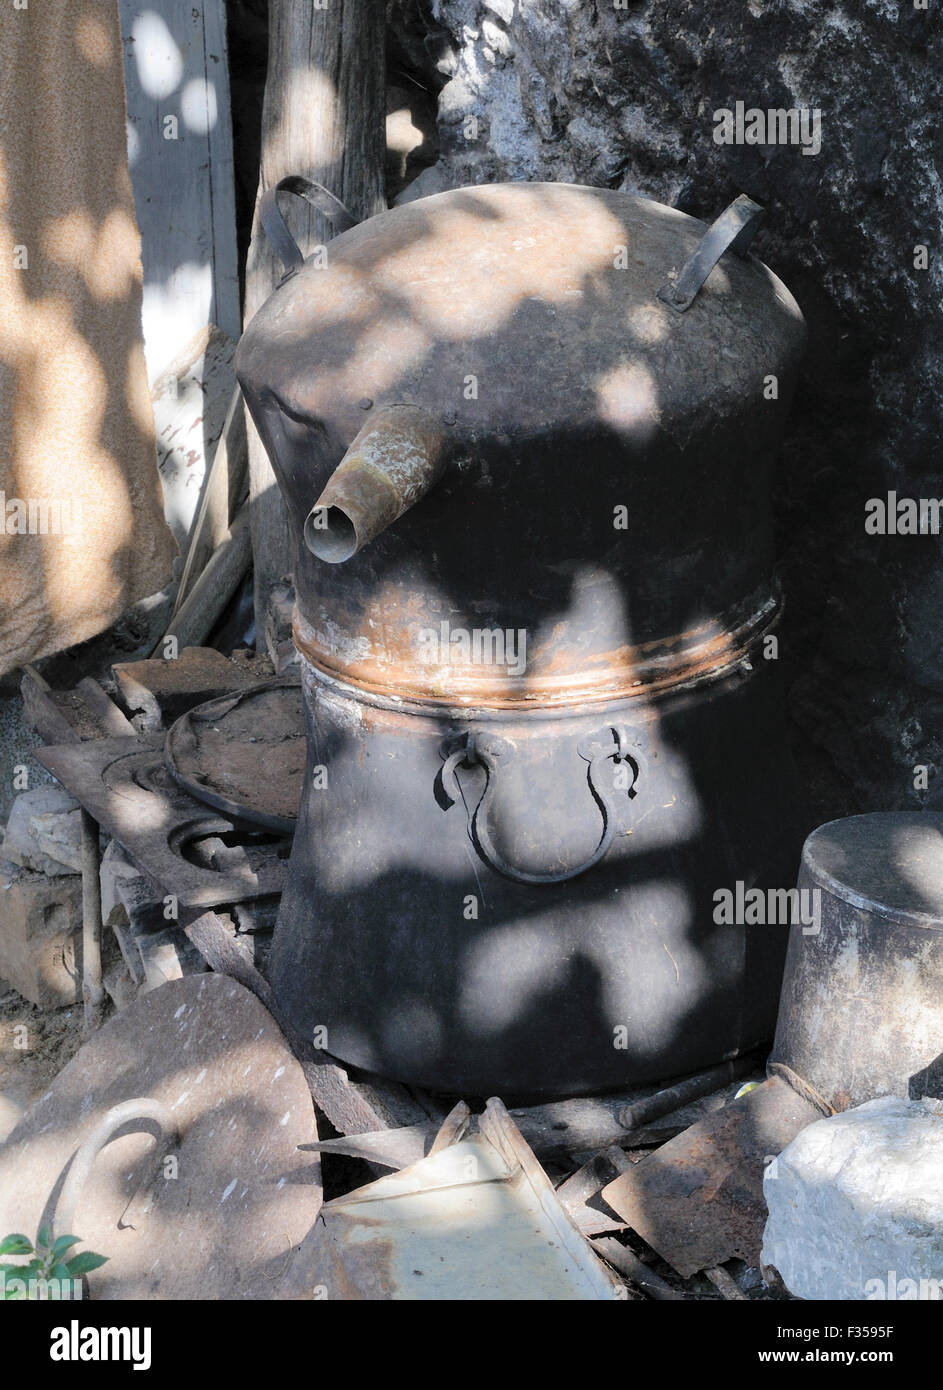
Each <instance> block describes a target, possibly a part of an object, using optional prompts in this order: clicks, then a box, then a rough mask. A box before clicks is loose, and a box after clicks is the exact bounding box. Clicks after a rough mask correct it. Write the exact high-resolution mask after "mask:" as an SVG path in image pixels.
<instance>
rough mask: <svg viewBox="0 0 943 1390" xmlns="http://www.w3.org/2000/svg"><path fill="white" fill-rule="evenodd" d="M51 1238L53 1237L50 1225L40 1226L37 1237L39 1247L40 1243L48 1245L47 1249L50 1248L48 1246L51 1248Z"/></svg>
mask: <svg viewBox="0 0 943 1390" xmlns="http://www.w3.org/2000/svg"><path fill="white" fill-rule="evenodd" d="M51 1238H52V1232H51V1231H50V1229H49V1227H48V1226H40V1228H39V1235H38V1236H37V1237H36V1246H37V1249H38V1248H39V1246H40V1245H44V1246H45V1247H46V1249H47V1250H48V1248H49V1243H50V1240H51Z"/></svg>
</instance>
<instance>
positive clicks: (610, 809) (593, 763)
mask: <svg viewBox="0 0 943 1390" xmlns="http://www.w3.org/2000/svg"><path fill="white" fill-rule="evenodd" d="M604 732H606V733H610V734H611V735H612V737H613V742H612V743H611V744H609V745H608V746H606V745H605V744H604V743H602V742H601V741H600V740H601V735H600V734H596V735H593V736H592V737H591V738H588V739H585V740H584V741H583V742H582V743H580V745H579V748H578V752H579V755H580V757H581V758H584V759H585V760H586V762H588V763H589V769H588V771H587V781H588V784H589V789H590V791H591V792H592V794H593V797H594V799H595V801H596V804H597V805H598V806H599V809H600V811H601V812H602V821H603V830H602V835H601V836H600V839H599V843H598V844H597V845H596V848H595V850H594V851H593V853H592V854H591V855H590V856H589V858H588V859H584V860H583V862H582V863H581V864H577V865H576V867H575V868H572V869H566V870H564V871H563V872H562V873H557V874H533V873H528V872H527V871H526V870H524V869H516V868H514V866H513V865H512V864H508V863H507V861H506V860H505V859H503V858H502V857H501V855H500V854H499V853H498V851H497V849H496V848H495V845H494V841H493V840H492V838H491V831H490V829H489V826H488V815H487V812H488V806H489V804H490V802H491V800H492V797H493V792H494V788H495V785H496V774H497V771H498V765H499V762H500V760H501V759H502V758H506V754H507V753H508V752H509V751H510V746H509V745H508V744H506V743H505V742H504V740H503V739H494V738H490V739H486V740H482V739H481V738H480V736H479V735H476V734H475V733H474V732H471V733H468V734H465V735H463V737H462V740H461V744H460V746H458V747H456V748H455V751H454V752H451V753H449V754H448V756H447V757H446V759H445V764H444V766H443V768H442V771H441V778H442V789H443V791H444V793H445V795H446V798H447V800H448V804H449V805H450V806H451V805H453V804H454V803H455V802H456V801H458V800H459V798H461V799H462V800H464V797H463V796H462V788H461V785H460V783H459V780H458V776H457V772H458V768H459V767H460V766H461V765H462V764H465V765H466V766H469V765H471V766H480V767H483V768H484V770H485V774H486V779H487V780H486V782H485V786H484V790H483V791H482V793H481V796H480V797H479V798H478V802H477V805H476V806H475V808H474V809H473V810H470V811H469V812H468V834H469V838H470V839H471V841H472V843H473V844H474V845H475V847H476V849H477V850H478V852H479V853H480V854H481V857H482V858H483V859H484V861H485V863H486V864H487V865H488V866H489V868H492V869H494V870H496V872H497V873H499V874H503V875H504V876H505V878H510V879H514V880H515V882H517V883H565V882H566V881H567V879H571V878H576V877H577V876H578V875H579V874H584V873H585V872H586V870H587V869H591V868H592V867H593V865H594V864H598V863H599V861H600V859H602V858H603V856H604V855H605V854H606V852H607V850H608V849H609V846H610V845H611V844H612V840H613V837H614V835H615V832H616V815H615V807H614V805H613V797H612V791H611V789H610V788H607V787H606V786H605V785H604V784H603V783H602V782H601V779H600V772H601V771H602V767H603V764H604V763H607V762H610V761H612V762H616V763H625V764H626V765H627V766H628V767H629V768H630V769H631V781H630V783H629V784H628V786H627V787H625V788H624V790H625V791H626V792H627V793H628V794H629V795H631V794H632V792H633V790H634V787H635V783H636V782H637V781H638V776H639V763H638V760H637V758H636V757H635V756H630V754H629V752H628V735H627V734H626V731H625V729H623V728H621V727H619V726H616V725H611V726H610V727H609V728H608V729H606V730H605V731H604ZM453 746H454V745H453Z"/></svg>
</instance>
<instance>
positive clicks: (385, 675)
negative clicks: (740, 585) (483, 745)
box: [292, 594, 780, 709]
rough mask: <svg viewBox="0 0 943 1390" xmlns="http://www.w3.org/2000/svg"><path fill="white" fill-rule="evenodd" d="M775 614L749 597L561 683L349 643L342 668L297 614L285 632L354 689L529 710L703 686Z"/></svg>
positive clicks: (775, 605)
mask: <svg viewBox="0 0 943 1390" xmlns="http://www.w3.org/2000/svg"><path fill="white" fill-rule="evenodd" d="M779 611H780V602H779V596H778V594H767V595H766V596H765V598H764V599H763V600H762V601H760V602H759V603H757V602H756V596H753V600H752V602H748V603H746V604H743V605H739V606H738V607H737V608H736V609H734V610H730V611H728V612H727V613H725V614H723V615H722V616H720V617H719V618H717V619H715V620H714V621H713V622H711V623H710V624H705V625H704V626H701V627H698V628H693V629H691V630H690V631H689V632H683V633H680V634H678V635H677V636H675V637H671V638H668V639H666V640H664V641H661V642H652V643H648V644H645V645H642V646H635V647H624V648H621V649H619V650H617V651H615V652H611V653H606V654H605V655H604V656H601V657H599V658H597V659H596V660H595V661H593V660H592V659H591V658H588V659H584V665H583V668H582V669H581V670H579V671H578V672H574V671H572V670H571V671H568V672H567V673H566V674H565V675H560V676H555V675H552V674H548V673H541V672H539V671H537V672H535V673H533V674H531V673H525V674H523V675H521V676H514V675H510V674H508V673H502V674H498V673H497V672H496V671H495V669H494V668H493V667H489V668H488V669H487V671H486V672H481V673H479V672H477V671H475V669H474V667H473V666H470V665H463V666H448V665H446V666H436V667H434V668H424V667H423V666H422V665H420V664H419V663H418V662H414V661H412V662H408V663H407V662H402V661H400V662H395V661H390V660H382V659H380V658H378V657H376V656H374V655H372V654H366V653H365V652H364V650H363V645H362V643H361V641H360V640H359V637H358V638H352V639H351V641H350V643H349V646H350V647H351V648H352V649H353V654H352V655H351V657H350V658H349V659H348V660H346V661H345V660H344V659H342V658H341V657H340V656H339V654H338V652H337V650H336V646H335V645H330V644H329V643H328V642H327V641H326V640H325V639H324V637H323V635H322V634H320V633H318V632H316V631H315V629H314V628H313V626H312V625H311V624H310V623H309V622H308V621H307V620H306V619H305V618H304V617H303V616H302V615H301V614H300V613H299V611H298V609H297V607H296V608H295V612H294V620H293V623H292V633H293V636H294V641H295V646H296V647H297V648H298V651H299V652H300V653H301V655H302V656H303V657H304V658H305V660H306V661H308V662H310V663H311V665H312V666H314V667H315V668H316V669H317V670H318V671H321V672H323V673H324V674H326V675H328V676H330V677H332V678H333V679H335V680H339V681H342V682H343V683H344V684H345V685H348V686H351V687H353V688H354V689H355V690H361V691H363V692H365V693H369V694H371V695H376V696H381V697H387V698H393V699H402V700H410V701H417V702H420V703H428V704H432V705H441V706H443V707H454V706H465V705H469V706H476V707H477V706H486V707H489V708H497V709H528V708H531V709H533V708H554V707H558V706H564V705H573V704H586V703H596V702H610V701H613V700H624V699H630V698H633V697H636V696H645V697H650V696H652V695H657V694H661V693H663V692H665V691H669V690H672V689H674V688H676V687H677V686H681V685H687V684H690V683H691V682H694V681H702V680H709V679H711V678H712V677H714V676H719V675H721V674H722V673H723V672H725V671H728V670H729V669H730V668H731V667H732V666H735V665H736V664H737V663H738V662H741V661H743V660H744V659H745V658H746V657H747V656H748V654H749V653H750V651H751V649H752V648H753V647H754V646H755V644H756V643H757V642H758V641H759V640H760V639H761V638H762V637H763V636H765V635H766V633H767V632H769V631H770V629H771V628H772V627H773V626H774V625H775V623H776V621H777V619H778V617H779ZM423 677H425V679H423Z"/></svg>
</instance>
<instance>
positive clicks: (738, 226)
mask: <svg viewBox="0 0 943 1390" xmlns="http://www.w3.org/2000/svg"><path fill="white" fill-rule="evenodd" d="M762 216H763V209H762V208H761V207H760V205H759V203H754V201H753V199H752V198H748V197H747V195H746V194H745V193H741V194H740V196H739V198H735V199H734V200H733V202H732V203H731V204H730V206H729V208H727V209H726V211H724V212H722V213H721V214H720V216H719V217H718V218H717V220H716V221H715V222H712V223H711V225H710V226H709V227H708V229H707V231H706V232H705V233H704V235H703V236H702V237H701V240H700V241H699V242H698V244H697V247H696V248H695V250H694V251H693V252H692V254H691V255H690V256H689V257H688V259H687V260H686V261H685V263H684V265H683V266H682V267H681V269H680V271H679V272H678V278H677V279H676V280H674V281H671V280H669V281H668V283H667V284H664V285H662V287H661V289H660V290H659V291H658V298H659V299H660V300H662V301H663V302H664V303H665V304H668V305H669V306H670V307H671V308H672V309H675V310H677V312H678V313H679V314H683V313H684V311H685V309H690V307H691V305H692V304H693V303H694V300H695V299H696V298H697V295H698V293H699V292H700V290H701V289H702V287H703V285H704V281H705V280H706V279H707V277H708V275H710V273H711V271H712V270H713V269H714V266H715V265H716V264H717V262H718V261H719V260H720V258H721V256H722V255H723V254H724V252H725V251H736V253H737V255H739V256H745V255H746V253H747V251H748V249H749V246H750V243H751V241H752V240H753V238H754V236H755V235H756V229H757V227H758V226H759V222H760V218H761V217H762Z"/></svg>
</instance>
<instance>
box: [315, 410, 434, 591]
mask: <svg viewBox="0 0 943 1390" xmlns="http://www.w3.org/2000/svg"><path fill="white" fill-rule="evenodd" d="M444 444H445V430H444V429H443V427H442V426H441V425H440V424H439V422H438V421H437V420H435V419H433V417H432V416H431V415H429V414H427V412H426V411H424V410H420V409H419V407H418V406H413V405H388V406H383V407H382V408H381V409H379V410H378V411H377V412H376V414H375V416H374V417H373V419H372V420H370V421H369V423H368V424H366V425H365V426H364V428H363V429H362V430H361V431H360V433H359V434H358V435H357V437H356V439H355V440H354V442H353V443H352V444H351V446H350V448H349V449H348V450H347V453H346V454H345V455H344V457H343V458H342V459H341V461H340V463H339V464H338V465H337V468H336V469H335V470H334V472H333V473H332V475H331V477H330V480H329V481H328V484H327V486H326V487H325V489H324V491H323V492H322V493H321V496H320V497H319V498H318V500H317V501H316V502H315V504H314V506H313V507H312V508H311V511H310V512H309V513H308V518H307V520H306V522H305V527H304V538H305V544H306V545H307V547H308V549H309V550H310V551H311V552H312V554H314V555H316V556H317V557H318V559H319V560H326V561H327V562H328V564H332V565H337V564H341V563H342V562H343V561H344V560H349V559H350V558H351V556H352V555H356V554H357V552H358V551H359V550H362V549H363V547H364V546H365V545H367V544H368V543H369V542H370V541H372V540H373V539H374V538H375V537H376V536H378V535H379V534H380V532H381V531H385V530H386V528H387V527H388V526H390V525H392V523H393V522H394V521H396V520H397V518H398V517H401V516H402V515H403V512H405V511H407V510H408V508H409V507H412V506H415V504H416V503H417V502H418V501H419V500H420V499H421V498H422V497H424V496H425V495H426V493H427V492H428V491H429V489H430V488H431V487H433V486H434V484H435V483H436V482H438V480H439V478H440V477H441V476H442V472H443V469H444V466H445V462H444V453H445V449H444Z"/></svg>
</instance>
